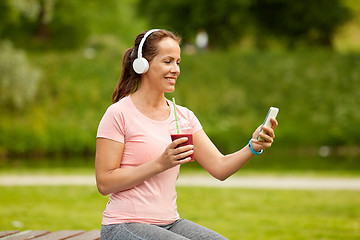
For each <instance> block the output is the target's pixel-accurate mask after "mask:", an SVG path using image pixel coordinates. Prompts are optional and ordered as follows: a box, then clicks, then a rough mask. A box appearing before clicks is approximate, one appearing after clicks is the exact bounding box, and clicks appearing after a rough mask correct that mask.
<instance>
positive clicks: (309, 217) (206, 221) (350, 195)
mask: <svg viewBox="0 0 360 240" xmlns="http://www.w3.org/2000/svg"><path fill="white" fill-rule="evenodd" d="M180 177H181V176H180ZM0 191H1V195H0V212H1V214H2V217H1V218H0V226H1V227H0V230H3V231H4V230H16V229H19V230H26V229H47V230H52V231H56V230H63V229H74V230H79V229H84V230H93V229H100V226H101V217H102V212H103V210H104V208H105V205H106V202H107V199H108V197H103V196H101V195H100V194H99V193H98V192H97V190H96V187H95V186H62V187H53V186H51V187H47V186H25V187H19V186H15V187H14V186H11V187H4V186H2V187H0ZM177 191H178V211H179V213H180V216H181V217H183V218H187V219H189V220H192V221H195V222H197V223H199V224H201V225H204V226H206V227H209V228H211V229H214V230H215V231H217V232H219V233H221V234H223V235H225V236H226V237H228V238H229V239H232V240H236V239H242V240H244V239H245V240H246V239H264V240H272V239H276V240H288V239H293V240H298V239H299V240H300V239H301V240H302V239H349V240H350V239H353V240H355V239H358V236H359V229H358V228H359V224H360V223H359V214H360V212H359V211H360V210H359V207H358V205H359V203H358V192H357V191H302V190H298V191H294V190H264V189H261V190H253V189H235V188H223V189H219V188H199V187H195V188H193V187H178V188H177ZM329 199H331V201H330V200H329ZM79 219H86V221H79ZM239 226H241V227H239Z"/></svg>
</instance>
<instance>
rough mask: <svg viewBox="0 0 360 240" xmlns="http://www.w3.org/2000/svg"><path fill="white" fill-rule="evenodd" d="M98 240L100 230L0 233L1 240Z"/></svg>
mask: <svg viewBox="0 0 360 240" xmlns="http://www.w3.org/2000/svg"><path fill="white" fill-rule="evenodd" d="M27 239H34V240H61V239H69V240H98V239H100V230H92V231H82V230H60V231H56V232H51V231H46V230H27V231H0V240H27Z"/></svg>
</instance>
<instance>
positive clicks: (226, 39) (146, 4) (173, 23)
mask: <svg viewBox="0 0 360 240" xmlns="http://www.w3.org/2000/svg"><path fill="white" fill-rule="evenodd" d="M249 3H250V1H244V0H226V1H216V0H210V1H209V0H197V1H193V0H178V1H161V0H155V1H147V0H140V1H139V3H138V15H139V16H143V17H145V18H146V19H147V20H148V21H149V22H150V25H151V26H154V27H157V28H158V27H161V28H166V29H170V30H174V31H175V32H179V33H180V34H181V35H182V36H183V38H184V40H185V41H193V40H194V38H195V35H196V34H197V33H198V32H199V31H200V30H205V31H206V32H207V33H208V34H209V38H210V39H209V41H210V44H211V45H212V46H214V47H216V46H221V47H229V45H230V44H234V43H237V42H238V40H239V39H240V37H241V36H242V35H243V34H244V32H245V30H247V24H248V22H249V20H248V12H247V8H248V6H249ZM165 9H166V10H165Z"/></svg>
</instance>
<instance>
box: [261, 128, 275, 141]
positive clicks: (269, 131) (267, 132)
mask: <svg viewBox="0 0 360 240" xmlns="http://www.w3.org/2000/svg"><path fill="white" fill-rule="evenodd" d="M263 130H264V133H265V134H266V135H268V136H270V137H271V138H275V133H274V129H272V128H269V127H267V126H264V127H263Z"/></svg>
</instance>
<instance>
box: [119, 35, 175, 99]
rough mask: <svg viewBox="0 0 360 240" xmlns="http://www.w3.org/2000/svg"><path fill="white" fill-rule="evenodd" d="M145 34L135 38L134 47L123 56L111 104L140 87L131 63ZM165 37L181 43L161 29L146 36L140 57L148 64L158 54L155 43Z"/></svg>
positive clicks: (138, 76) (139, 78)
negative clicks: (119, 75)
mask: <svg viewBox="0 0 360 240" xmlns="http://www.w3.org/2000/svg"><path fill="white" fill-rule="evenodd" d="M145 33H146V32H142V33H140V34H139V35H138V36H137V37H136V39H135V44H134V47H132V48H129V49H128V50H127V51H126V52H125V54H124V56H123V68H122V73H121V77H120V80H119V82H118V84H117V86H116V88H115V91H114V93H113V95H112V102H113V103H116V102H117V101H119V100H120V99H121V98H123V97H126V96H127V95H129V94H131V93H133V92H135V91H136V90H137V89H138V87H139V86H140V83H141V74H137V73H135V71H134V69H133V67H132V63H133V61H134V60H135V59H136V58H137V52H138V48H139V44H140V41H141V39H142V38H143V37H144V35H145ZM166 37H170V38H172V39H174V40H175V41H177V42H178V43H179V44H180V43H181V38H180V37H179V36H177V35H175V34H174V33H172V32H170V31H167V30H163V29H161V30H159V31H156V32H153V33H152V34H150V35H149V36H148V38H147V39H146V41H145V43H144V45H143V48H142V56H143V57H144V58H146V60H148V61H149V62H150V61H151V60H152V59H153V58H154V57H155V56H156V55H157V54H158V49H157V43H158V42H160V40H162V39H163V38H166Z"/></svg>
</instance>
